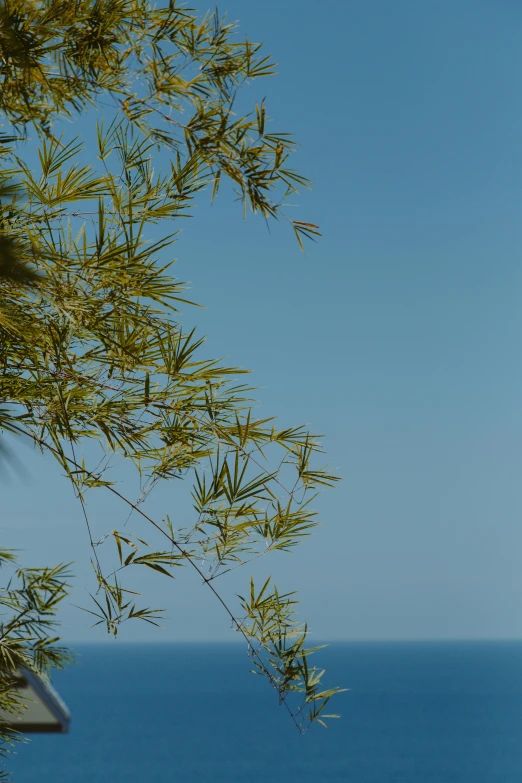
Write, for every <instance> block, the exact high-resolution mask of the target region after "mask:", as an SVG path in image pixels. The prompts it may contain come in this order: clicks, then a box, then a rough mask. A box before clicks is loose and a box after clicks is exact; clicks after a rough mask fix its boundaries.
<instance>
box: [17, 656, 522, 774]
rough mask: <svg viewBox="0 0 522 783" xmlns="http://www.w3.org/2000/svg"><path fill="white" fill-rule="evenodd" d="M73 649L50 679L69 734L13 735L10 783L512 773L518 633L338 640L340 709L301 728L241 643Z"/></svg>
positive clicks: (520, 670)
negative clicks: (445, 639)
mask: <svg viewBox="0 0 522 783" xmlns="http://www.w3.org/2000/svg"><path fill="white" fill-rule="evenodd" d="M78 652H79V654H80V656H79V661H80V662H79V663H78V664H77V665H76V666H74V667H72V668H70V669H69V670H68V671H66V672H65V673H61V674H60V675H59V676H57V677H56V679H55V684H56V686H57V688H58V689H59V691H60V693H61V695H62V696H63V698H64V699H65V700H66V702H67V703H68V705H69V707H70V709H71V710H72V713H73V723H72V730H71V733H70V734H69V735H58V736H52V735H47V736H46V735H42V736H34V738H33V740H32V742H31V744H30V745H29V746H25V747H22V748H20V749H19V751H18V756H17V757H16V759H14V760H13V761H12V763H11V769H12V771H13V773H14V780H15V781H17V782H18V783H35V781H38V783H62V781H63V783H65V782H67V783H73V781H74V782H75V783H84V782H85V783H86V782H87V781H89V783H98V782H99V783H109V781H110V782H111V783H119V782H120V781H121V782H122V783H134V781H136V782H137V781H139V782H140V783H142V782H143V783H163V781H169V782H170V781H194V782H196V781H197V783H207V781H208V783H210V781H212V783H225V781H226V783H234V781H248V782H249V783H280V782H281V781H285V782H286V783H292V782H293V781H299V783H308V782H309V781H310V782H311V781H314V783H317V781H350V783H495V782H496V781H498V783H521V781H522V644H519V643H469V644H461V643H458V644H457V643H438V644H423V643H418V644H384V643H383V644H334V645H332V646H331V647H330V648H329V649H328V650H326V651H323V653H322V662H323V663H324V664H325V665H326V666H327V667H328V683H329V684H336V685H343V686H346V687H350V688H351V691H350V692H349V693H347V694H343V695H342V696H340V697H339V698H338V708H339V710H340V711H341V712H342V713H343V717H342V719H341V720H340V721H332V723H331V727H330V728H329V729H328V730H325V729H322V728H321V727H319V726H318V727H314V728H313V729H312V730H311V731H310V732H309V733H308V734H307V735H305V736H304V737H302V736H300V735H299V734H298V733H297V730H296V729H295V728H294V727H293V725H292V724H291V722H290V720H289V718H288V717H287V715H285V713H284V711H283V709H282V708H279V707H278V706H277V701H276V699H275V695H274V693H273V692H272V691H271V690H270V688H269V687H268V686H267V685H266V683H265V682H264V681H263V680H262V679H261V678H259V677H254V676H253V675H251V674H249V673H248V669H249V665H248V659H247V658H246V655H245V654H244V652H243V650H242V648H240V647H236V646H225V645H221V646H203V645H172V646H167V645H162V646H151V645H132V646H128V645H123V644H115V645H111V646H103V647H102V646H99V647H98V646H89V647H87V646H86V647H84V648H81V649H80V650H78Z"/></svg>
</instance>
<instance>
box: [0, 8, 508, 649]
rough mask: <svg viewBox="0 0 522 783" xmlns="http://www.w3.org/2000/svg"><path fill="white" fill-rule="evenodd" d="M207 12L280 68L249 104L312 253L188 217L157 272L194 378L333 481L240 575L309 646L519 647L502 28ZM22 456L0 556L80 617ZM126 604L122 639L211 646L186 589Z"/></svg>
mask: <svg viewBox="0 0 522 783" xmlns="http://www.w3.org/2000/svg"><path fill="white" fill-rule="evenodd" d="M221 8H222V9H225V8H226V9H228V11H229V14H230V17H232V18H238V19H240V20H241V23H242V30H243V31H245V32H247V33H248V35H249V37H250V38H251V39H253V40H264V41H266V43H267V48H268V50H269V51H271V52H273V54H274V55H275V57H276V59H277V61H278V62H279V64H280V65H279V75H278V76H277V77H275V78H273V79H271V80H267V81H266V82H265V84H264V85H263V91H264V92H265V93H266V95H267V105H268V109H269V113H270V115H271V117H272V118H273V128H274V129H276V130H292V131H294V132H295V134H296V136H297V138H298V140H299V141H300V143H301V148H300V150H299V153H298V154H297V155H296V156H295V157H296V159H295V163H296V165H297V166H298V167H299V168H300V169H301V170H303V171H304V173H306V174H307V175H308V176H310V177H311V178H312V179H313V180H314V183H315V184H314V189H313V191H312V192H311V193H303V194H302V195H301V196H300V197H299V200H298V203H299V205H300V208H299V210H295V217H299V218H300V219H303V220H310V221H312V222H318V223H319V224H320V225H321V229H322V231H323V234H324V237H323V239H322V240H321V241H320V242H319V243H318V244H317V245H309V246H308V247H307V252H306V254H305V255H302V254H301V253H300V252H299V251H298V249H297V246H296V244H295V243H294V240H293V239H292V237H291V236H290V235H289V233H288V232H287V231H285V230H283V227H276V228H275V229H273V230H272V232H271V233H270V234H269V233H268V232H267V231H266V228H265V226H264V224H263V223H262V222H261V221H256V220H253V219H249V220H247V222H246V223H243V222H242V219H241V215H240V211H239V209H238V207H237V205H235V204H233V203H231V202H229V201H227V200H221V201H219V203H217V204H216V205H214V206H213V207H212V208H211V209H210V208H209V207H207V206H205V205H203V204H202V206H201V207H200V209H199V210H198V213H199V214H198V216H197V218H196V220H195V222H194V221H193V222H192V223H191V224H188V225H187V226H186V230H185V232H184V234H183V236H182V238H181V240H180V242H179V244H178V246H177V251H176V252H177V256H178V258H179V262H178V270H177V273H178V275H179V277H180V278H181V279H188V280H190V281H191V283H192V292H191V293H192V296H193V298H194V299H195V300H197V301H199V302H202V303H204V304H205V305H206V306H207V308H208V309H207V310H206V311H197V312H196V311H190V312H188V313H187V314H186V315H187V319H188V320H189V321H190V322H191V323H196V324H198V326H199V327H200V328H201V330H202V331H203V332H206V333H207V334H208V343H207V347H208V353H209V354H210V355H220V356H227V357H228V358H229V359H230V360H231V361H232V362H234V363H236V364H238V365H243V366H247V367H250V368H252V369H253V370H254V376H253V381H254V382H255V383H256V384H258V385H259V386H261V387H262V388H261V390H260V391H259V394H258V397H259V399H260V401H261V406H260V412H262V413H263V414H265V413H266V414H267V415H270V414H274V413H275V414H277V415H278V416H279V418H280V421H281V422H282V423H284V424H285V425H292V424H299V423H302V422H306V423H309V424H310V426H311V428H312V429H313V430H314V431H320V432H323V433H324V434H325V436H326V446H327V449H328V451H329V461H330V463H331V465H333V466H335V467H336V468H337V469H338V471H339V472H340V474H341V475H342V476H343V478H344V480H343V482H342V484H341V485H340V486H338V487H337V488H336V489H335V490H333V491H329V492H327V493H325V494H324V495H323V496H322V497H321V498H320V500H319V502H318V504H317V505H318V508H319V510H320V512H321V517H322V519H323V525H322V527H321V528H319V529H318V530H317V531H316V532H315V534H314V536H313V537H312V539H311V540H309V541H308V542H307V543H305V544H304V545H303V546H302V547H301V548H300V549H298V550H296V552H295V554H293V555H291V556H286V557H285V556H283V557H278V558H276V559H275V560H271V561H268V560H267V561H266V562H265V563H263V565H262V566H261V567H260V569H259V572H260V573H267V572H270V571H272V572H273V573H274V575H276V576H277V581H278V582H279V583H280V584H281V587H283V588H297V589H298V590H299V592H300V597H301V600H302V612H303V617H306V618H307V619H308V620H309V622H310V625H311V628H312V631H313V632H314V634H315V635H316V636H320V637H322V638H334V637H335V638H345V639H384V638H387V639H405V638H408V639H412V638H456V637H457V638H479V637H480V638H484V637H490V638H499V637H521V636H522V520H521V516H522V481H521V477H522V370H521V368H522V266H521V250H522V246H521V238H522V237H521V228H520V227H521V207H522V98H521V95H522V89H521V88H522V83H521V77H520V72H521V65H522V56H521V43H522V6H521V5H520V3H519V2H516V1H515V0H495V1H494V2H493V1H492V0H425V1H424V2H418V0H397V1H396V2H394V3H391V2H388V0H346V1H345V2H341V0H325V2H323V3H321V4H317V3H313V2H310V1H308V0H265V2H263V3H254V2H245V1H244V0H243V2H241V1H240V0H228V2H227V3H226V4H225V5H223V4H221ZM292 215H293V213H292ZM21 453H23V458H24V460H26V462H27V465H28V467H29V468H30V471H31V474H32V480H31V482H30V483H29V484H27V485H24V486H23V492H22V496H20V484H19V483H17V482H16V481H13V482H12V483H11V485H10V486H7V485H4V486H3V488H2V493H3V497H4V513H3V514H2V522H1V524H2V539H3V541H4V542H5V543H6V544H9V545H11V546H17V547H19V548H21V549H24V550H25V551H26V555H25V558H24V559H25V560H26V561H27V562H30V563H31V564H35V565H36V564H38V563H39V562H47V561H50V560H55V559H56V558H59V559H68V560H69V559H74V560H76V566H75V569H76V572H77V579H76V582H77V584H78V590H77V592H76V594H75V596H74V601H75V602H77V603H84V599H83V596H84V594H85V586H86V585H87V584H88V580H89V579H90V577H89V565H88V548H87V545H86V538H85V531H84V528H83V526H82V521H81V516H80V513H79V510H78V509H77V507H76V505H75V503H74V501H73V499H72V498H71V497H70V491H69V489H68V488H67V486H66V484H65V482H64V480H62V479H61V478H59V476H58V475H57V473H56V469H55V467H54V465H51V464H47V463H45V462H44V461H42V460H41V459H38V458H36V457H34V456H33V455H32V454H31V453H30V452H29V451H27V450H26V449H24V451H23V452H21ZM172 502H173V501H172V496H169V495H168V493H165V492H163V493H160V495H158V497H157V499H156V500H154V501H153V506H154V504H155V506H154V510H155V511H157V512H158V513H164V512H165V511H169V509H170V507H169V503H170V504H172ZM96 513H97V514H98V515H99V519H100V522H101V523H104V524H106V527H108V528H109V529H110V528H111V527H113V526H116V525H117V524H119V520H118V519H117V518H116V516H115V517H114V523H113V521H112V519H113V517H112V515H113V514H114V515H115V514H116V511H115V509H113V507H112V506H111V505H106V504H105V503H101V504H100V505H99V506H98V507H97V508H96ZM239 573H240V576H239V577H238V579H237V580H236V581H235V582H233V583H232V584H231V586H230V587H229V588H228V589H230V590H231V591H232V592H235V591H237V590H238V589H239V588H241V587H243V586H244V584H245V582H246V580H247V578H248V575H249V574H248V572H247V571H245V572H244V573H243V574H242V575H241V572H239ZM91 584H92V583H91ZM147 591H148V597H149V599H150V603H152V604H155V605H161V606H166V607H167V608H168V616H169V618H170V619H169V620H168V621H166V623H165V627H164V630H163V631H161V632H156V631H154V630H153V629H150V628H149V627H148V626H144V627H139V626H138V625H136V626H134V627H133V628H129V630H127V631H125V632H124V633H123V638H127V639H137V638H146V639H151V640H153V639H169V640H170V639H226V638H230V636H231V632H230V630H229V626H228V624H227V622H226V619H225V618H224V617H223V616H222V615H221V614H220V613H219V611H218V610H217V609H216V607H214V605H213V603H212V602H211V601H210V600H209V599H208V598H207V597H205V595H204V590H203V589H202V587H201V585H199V584H197V583H195V582H194V581H193V580H192V579H191V578H189V575H188V574H187V576H186V577H184V578H181V579H180V580H179V581H178V582H177V583H170V582H169V583H168V584H166V583H165V580H162V579H161V578H160V579H153V580H151V582H150V583H149V584H148V585H147ZM63 618H64V633H65V635H66V637H67V638H69V639H71V640H78V639H85V638H100V637H99V635H98V634H94V635H91V632H90V631H89V622H88V619H87V616H86V615H83V614H82V613H80V612H78V610H76V609H74V608H73V607H72V606H71V607H67V608H66V610H65V611H64V613H63Z"/></svg>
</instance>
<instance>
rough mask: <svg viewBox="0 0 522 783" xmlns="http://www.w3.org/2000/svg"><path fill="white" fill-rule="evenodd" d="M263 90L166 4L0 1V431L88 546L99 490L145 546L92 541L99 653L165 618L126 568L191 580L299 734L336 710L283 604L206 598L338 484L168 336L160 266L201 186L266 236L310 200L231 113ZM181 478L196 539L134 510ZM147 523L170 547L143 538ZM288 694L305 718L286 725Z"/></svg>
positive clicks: (170, 295) (177, 330) (225, 49)
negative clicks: (133, 490)
mask: <svg viewBox="0 0 522 783" xmlns="http://www.w3.org/2000/svg"><path fill="white" fill-rule="evenodd" d="M273 72H274V66H273V63H272V62H271V60H270V58H268V57H266V56H265V55H264V53H263V51H262V50H261V47H260V46H259V45H258V44H252V43H251V42H249V41H248V40H244V41H240V40H238V39H237V38H236V31H235V26H234V25H232V24H230V23H228V22H227V21H226V20H224V19H222V18H220V17H219V16H218V15H217V13H215V14H209V15H207V16H205V17H203V18H201V17H198V15H197V14H196V13H194V12H193V11H190V10H189V9H187V8H185V7H184V6H181V5H178V4H177V3H176V2H170V3H168V4H167V5H166V6H165V7H164V8H156V7H154V6H153V5H152V4H151V3H149V2H148V0H5V2H3V3H2V5H1V8H0V112H1V113H2V115H3V117H4V120H5V123H6V124H7V130H8V131H9V133H6V134H5V135H4V136H3V137H2V138H0V159H1V161H0V177H1V181H0V368H1V371H0V399H1V408H0V428H1V429H2V430H3V431H5V432H9V433H12V434H16V435H24V436H26V437H29V438H30V439H31V440H32V441H33V443H34V444H36V445H37V446H38V447H39V448H41V449H42V450H44V451H47V452H49V453H51V454H52V455H53V456H54V457H55V458H56V460H57V461H58V462H59V464H60V466H61V468H62V470H63V471H64V472H65V474H66V475H67V477H68V478H69V480H70V481H71V482H72V484H73V486H74V488H75V491H76V493H77V496H78V499H79V502H80V503H81V506H82V509H83V513H84V516H85V521H86V525H87V528H88V531H89V536H91V526H90V523H89V516H88V504H87V499H88V497H87V496H88V492H89V491H93V490H94V489H99V490H100V491H104V492H109V493H112V494H113V495H115V496H117V497H118V498H119V499H120V500H121V502H122V503H123V504H126V505H127V506H128V507H129V508H130V509H131V510H132V511H133V512H134V513H133V519H134V521H135V525H136V526H137V529H138V533H139V536H140V537H139V538H138V536H137V535H135V534H134V533H132V534H131V533H128V532H125V533H123V532H122V531H116V530H114V531H112V532H110V531H107V535H106V536H105V537H104V539H103V541H96V542H95V541H94V540H93V539H92V537H91V539H90V540H91V547H92V562H93V567H94V572H95V577H96V593H95V595H94V596H93V604H92V607H91V609H89V610H88V611H90V612H91V614H93V615H94V616H95V623H96V624H97V623H102V624H104V625H106V627H107V630H108V631H109V632H110V633H112V634H114V635H116V634H117V632H118V628H119V626H120V625H121V623H122V622H124V621H126V620H131V619H136V618H137V619H141V620H144V621H146V622H149V623H153V624H155V623H156V622H157V620H158V619H159V617H160V616H161V615H160V612H159V610H152V609H149V608H147V607H141V608H140V607H139V606H138V603H137V602H138V597H137V593H136V591H135V590H132V589H131V588H130V587H128V586H127V585H128V584H129V582H128V580H129V579H130V580H132V573H136V571H137V569H139V568H147V569H149V570H151V569H152V570H154V571H155V572H157V573H158V574H160V575H162V576H169V577H172V576H173V575H174V572H175V570H176V568H178V567H179V566H184V565H188V566H189V567H190V568H192V569H193V570H195V571H196V572H197V574H198V576H199V577H200V578H201V579H202V581H203V583H204V585H205V586H206V588H207V589H210V590H211V591H212V592H213V593H214V595H215V597H216V599H217V600H218V601H219V602H221V604H222V605H223V606H224V608H225V610H226V611H227V612H228V613H229V615H230V617H231V618H232V621H233V624H234V627H235V628H236V630H237V631H239V632H240V633H242V634H243V635H244V636H245V638H246V639H247V641H248V646H249V650H250V653H251V655H252V656H253V661H254V663H255V665H256V668H257V670H258V671H260V672H262V673H264V674H265V675H266V676H268V678H269V680H270V682H271V683H272V685H274V686H275V687H276V688H277V690H278V692H279V695H280V698H281V699H282V700H283V701H284V702H285V704H287V706H288V708H289V710H290V711H291V713H292V715H293V716H294V719H295V720H296V722H297V723H298V724H299V726H301V725H304V724H303V721H304V718H305V717H306V719H307V720H308V721H311V722H313V721H320V722H321V721H322V720H323V718H324V717H325V716H324V712H323V708H324V705H325V704H326V703H327V701H328V700H329V698H330V696H331V695H333V693H334V691H333V690H327V691H325V690H321V689H320V687H319V681H320V672H319V671H318V670H317V669H309V668H308V664H307V656H308V655H309V654H310V653H311V652H312V651H311V650H310V649H307V648H305V646H304V644H305V637H306V628H302V627H301V626H299V625H298V624H296V623H295V622H294V620H293V614H292V612H293V606H294V599H293V597H292V596H291V595H279V594H278V593H277V591H276V590H275V589H273V590H271V591H269V585H268V583H267V584H265V586H264V588H263V589H262V590H261V591H260V593H258V594H257V595H256V593H255V589H254V587H253V586H252V593H251V597H250V599H249V600H244V599H241V605H242V607H243V611H244V612H245V619H243V620H241V619H238V618H236V616H235V614H234V613H233V612H232V610H231V609H230V608H229V607H228V606H226V605H225V604H224V601H223V599H222V598H221V596H220V595H219V593H218V592H217V590H216V588H215V586H214V585H215V580H217V579H218V578H219V577H221V576H223V575H224V574H226V573H227V572H229V571H230V570H232V569H233V568H237V567H239V566H241V565H243V564H245V563H247V562H249V561H250V560H252V559H253V558H257V557H260V556H261V555H264V554H266V553H268V552H270V551H274V550H290V549H292V548H293V547H294V546H295V545H296V544H297V543H298V542H299V541H300V540H301V538H302V537H303V536H305V535H308V534H309V533H310V531H311V529H312V528H313V527H314V526H315V525H316V512H315V511H314V510H313V508H312V505H311V503H312V500H313V497H314V493H315V491H316V489H317V488H320V487H322V486H329V485H331V484H332V483H333V482H334V481H335V477H334V476H332V475H331V474H330V473H329V472H328V471H327V470H326V469H322V468H320V467H317V466H316V465H315V463H314V460H315V458H316V456H317V455H318V454H319V453H320V452H321V446H320V439H319V438H318V437H317V436H315V435H313V434H311V433H309V432H307V431H306V430H305V429H304V428H301V427H298V428H293V429H277V428H276V427H275V424H274V423H273V421H272V420H257V419H255V417H254V415H253V413H252V411H251V408H250V405H251V402H250V397H249V395H250V391H249V389H248V387H247V386H246V385H245V384H243V383H239V382H238V380H237V377H238V375H240V374H241V373H242V372H243V371H242V370H240V369H238V368H233V367H227V366H225V365H223V364H222V363H221V362H220V361H217V360H214V359H207V358H204V357H203V356H202V354H201V349H202V342H203V341H202V340H201V339H200V338H197V337H196V335H195V333H194V331H186V330H185V329H184V328H183V325H182V323H181V322H180V320H179V310H178V308H179V306H180V304H183V303H186V302H187V300H186V294H185V286H184V284H183V283H181V282H179V281H177V280H176V279H175V278H173V277H172V276H171V274H170V267H171V264H172V257H171V255H169V254H170V248H171V246H172V244H173V242H174V241H175V238H176V231H177V226H176V227H175V230H174V231H173V230H172V223H173V221H177V220H179V219H181V218H184V217H186V216H188V215H190V214H191V209H192V207H193V205H194V203H195V198H196V197H197V196H198V195H199V193H200V191H202V190H203V189H208V190H209V191H210V192H211V194H212V198H214V197H215V196H216V195H217V193H218V191H219V188H220V184H221V183H222V182H223V180H225V179H228V180H229V181H230V182H231V183H232V186H233V188H234V189H235V191H236V192H237V195H238V197H239V199H240V201H241V203H242V205H243V208H244V209H245V210H247V209H250V210H251V211H253V212H254V213H260V214H261V215H262V216H263V217H264V218H265V219H269V218H275V219H278V218H280V217H283V218H285V215H284V212H283V206H284V201H285V199H286V198H287V197H288V196H289V195H291V194H292V193H294V192H295V191H296V188H297V187H298V186H302V185H306V180H305V179H304V178H303V177H302V176H301V175H299V174H298V173H297V172H296V171H294V170H293V169H292V168H289V165H288V159H289V155H290V153H291V151H292V149H293V147H294V142H293V140H292V138H291V137H290V136H289V135H288V134H285V133H272V132H269V131H268V125H269V122H268V118H267V115H266V108H265V104H264V102H263V103H261V104H258V105H257V106H254V108H253V111H252V112H251V113H246V114H243V115H242V114H241V113H239V114H236V111H235V106H237V105H238V100H239V99H238V95H239V92H240V89H241V87H242V86H244V85H245V84H248V83H249V82H251V81H252V80H255V79H257V78H260V77H264V76H267V75H270V74H272V73H273ZM90 105H93V106H94V107H99V106H102V105H103V106H104V107H105V106H107V105H108V106H109V107H110V108H109V110H107V111H105V119H101V120H99V121H98V122H97V125H96V129H95V134H94V133H91V136H94V135H95V138H96V147H97V149H96V153H95V154H86V152H84V148H85V144H87V143H89V141H90V137H89V134H88V133H86V134H85V136H84V137H78V136H77V137H75V138H69V135H68V134H66V132H65V130H64V127H65V126H64V125H63V123H62V124H60V123H61V121H62V120H63V119H64V118H72V119H74V118H75V117H76V116H77V115H78V113H79V112H81V111H82V110H84V109H85V108H87V107H88V106H90ZM89 116H91V115H88V117H89ZM89 121H90V120H89ZM84 126H85V122H84V120H82V124H81V128H82V131H83V129H84ZM75 127H76V128H78V127H80V126H79V124H78V123H76V124H75V123H73V128H75ZM30 133H33V134H35V137H36V139H37V144H38V148H37V152H38V157H37V158H36V157H35V154H34V153H35V147H34V144H35V142H31V145H32V146H31V147H29V148H28V146H27V141H26V139H27V138H29V134H30ZM28 150H29V151H31V152H32V153H33V154H32V157H31V155H30V154H28ZM154 155H156V156H159V158H158V159H159V160H161V167H160V169H159V171H156V170H155V169H154V168H153V159H154ZM165 162H166V165H164V164H165ZM285 219H286V218H285ZM164 221H167V223H168V225H167V227H166V230H164V231H163V232H161V233H159V232H160V228H158V227H161V224H162V222H164ZM291 225H292V228H293V230H294V231H295V233H296V235H297V238H298V240H299V243H300V244H301V245H302V239H303V238H307V237H308V238H313V237H314V236H315V235H317V233H318V232H317V226H315V225H314V224H311V223H306V222H302V221H295V222H293V223H291ZM158 236H160V238H159V239H158ZM86 442H89V443H93V442H96V443H98V444H99V446H100V448H101V449H102V451H103V457H102V460H101V461H100V462H99V464H98V465H92V466H91V465H88V464H87V463H86V461H85V459H84V458H83V457H82V456H81V452H80V450H81V449H82V447H83V444H84V443H86ZM114 455H120V457H123V458H124V459H125V460H127V461H128V462H131V463H133V465H134V466H135V467H136V469H137V470H138V472H139V475H140V476H141V481H142V487H143V489H142V492H141V495H140V497H139V498H137V499H136V500H131V499H129V498H128V497H126V496H125V495H123V494H122V493H121V492H120V490H119V489H118V487H117V486H116V485H115V484H114V483H113V482H112V481H111V480H110V478H109V477H110V473H109V469H110V465H111V464H112V463H111V460H112V459H113V456H114ZM190 477H192V478H193V489H192V498H193V508H194V518H193V520H191V521H190V523H189V524H185V525H182V526H177V527H176V530H174V528H173V525H172V523H171V522H170V519H169V517H168V516H167V517H166V518H165V519H164V520H163V521H157V520H154V519H152V518H150V517H149V516H148V515H147V514H146V513H145V512H144V511H143V508H142V504H143V501H144V499H145V498H146V497H147V496H148V495H149V494H150V492H151V491H152V490H153V489H154V487H155V486H156V485H157V484H158V482H160V481H165V480H171V479H180V478H190ZM146 526H149V527H152V528H153V529H154V530H155V531H156V533H155V534H159V535H161V537H162V538H163V540H164V541H165V544H164V548H163V549H161V550H158V549H157V547H154V546H152V545H151V546H149V545H148V544H147V543H146V542H145V540H143V538H142V537H141V536H144V535H145V536H146V534H145V533H143V530H142V528H144V527H146ZM147 537H148V536H147ZM111 541H112V542H113V543H114V546H115V550H114V549H111V548H110V542H111ZM102 543H103V544H104V545H103V546H102ZM114 551H116V553H117V557H118V563H119V565H118V567H117V568H116V569H114V568H113V567H112V568H111V566H110V565H109V564H110V563H112V562H113V555H114ZM105 552H107V555H105V554H104V553H105ZM45 573H46V578H49V575H48V574H51V573H53V572H45ZM20 578H22V579H23V577H20ZM53 578H56V579H58V580H60V579H63V574H62V573H61V572H59V571H58V572H56V575H55V577H53ZM124 583H125V586H123V585H124ZM57 589H58V588H57ZM53 606H54V605H53ZM35 633H36V632H35ZM28 643H32V642H31V640H28ZM296 692H302V694H303V696H304V707H306V711H305V709H304V707H301V708H298V710H297V711H294V710H293V708H291V707H290V706H289V704H288V702H287V696H288V695H290V694H291V693H296ZM319 716H321V717H319Z"/></svg>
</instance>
